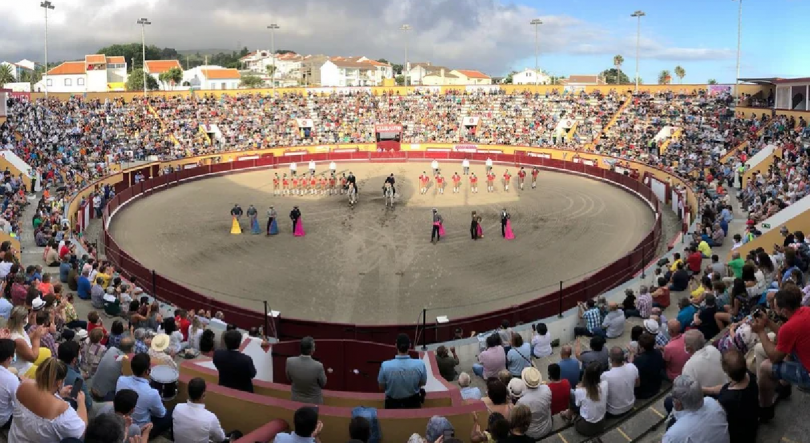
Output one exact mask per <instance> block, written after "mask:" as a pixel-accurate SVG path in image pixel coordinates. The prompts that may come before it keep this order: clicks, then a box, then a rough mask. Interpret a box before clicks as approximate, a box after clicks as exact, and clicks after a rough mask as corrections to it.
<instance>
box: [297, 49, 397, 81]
mask: <svg viewBox="0 0 810 443" xmlns="http://www.w3.org/2000/svg"><path fill="white" fill-rule="evenodd" d="M300 72H301V76H302V83H303V84H305V85H320V86H380V85H382V84H383V80H385V79H387V78H394V69H393V67H391V65H390V64H388V63H381V62H378V61H376V60H371V59H369V58H366V57H327V56H325V55H317V56H306V57H303V60H302V61H301V68H300Z"/></svg>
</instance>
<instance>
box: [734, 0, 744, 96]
mask: <svg viewBox="0 0 810 443" xmlns="http://www.w3.org/2000/svg"><path fill="white" fill-rule="evenodd" d="M732 1H734V0H732ZM736 1H739V2H740V7H739V9H738V12H737V79H736V81H735V82H734V97H735V99H736V100H738V103H739V99H740V95H739V93H740V92H739V89H740V49H741V48H742V4H743V0H736Z"/></svg>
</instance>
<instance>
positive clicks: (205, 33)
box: [0, 0, 727, 75]
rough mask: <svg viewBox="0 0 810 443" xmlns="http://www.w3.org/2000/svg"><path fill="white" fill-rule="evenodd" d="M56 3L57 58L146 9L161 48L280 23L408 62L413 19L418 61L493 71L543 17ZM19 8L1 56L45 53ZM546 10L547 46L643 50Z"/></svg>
mask: <svg viewBox="0 0 810 443" xmlns="http://www.w3.org/2000/svg"><path fill="white" fill-rule="evenodd" d="M15 1H21V0H15ZM53 1H54V3H55V4H56V6H57V11H56V14H57V15H58V16H61V17H62V18H67V21H65V20H57V19H55V20H53V21H52V22H51V25H50V26H49V33H50V42H49V52H50V59H51V60H69V59H78V58H81V57H83V56H84V55H85V54H88V53H92V52H93V51H95V50H97V49H98V48H100V47H103V46H107V45H109V44H114V43H127V42H133V41H138V40H140V28H139V27H138V26H137V25H136V24H135V21H136V20H137V19H138V17H141V16H146V17H148V18H149V19H150V20H151V21H152V22H153V25H152V26H150V27H149V28H147V43H148V44H155V45H158V46H161V47H163V46H167V47H173V48H175V49H178V50H182V49H208V48H222V49H237V44H238V43H239V44H241V45H242V46H247V47H248V48H249V49H257V48H268V47H269V45H270V36H269V33H268V31H267V30H266V26H267V25H268V24H270V23H278V24H279V25H280V26H281V29H280V30H279V31H278V32H277V33H276V47H277V48H284V49H292V50H295V51H297V52H299V53H304V54H330V55H366V56H369V57H373V58H380V57H384V58H387V59H389V60H391V61H394V62H400V63H401V62H402V61H404V58H405V55H404V54H405V40H404V39H405V36H404V35H403V33H402V31H399V29H398V28H399V26H400V25H401V24H402V23H409V24H410V25H411V26H412V27H413V31H412V32H411V33H410V35H409V36H408V41H409V52H410V57H409V58H410V60H411V61H431V62H433V63H436V64H443V65H448V66H452V67H459V68H467V69H480V70H482V71H484V72H487V73H489V74H491V75H499V74H503V73H505V72H506V71H508V70H509V69H510V68H511V67H512V66H513V65H514V64H515V63H517V62H519V61H521V60H524V59H527V58H530V57H532V56H533V55H534V29H533V28H532V27H531V26H530V25H529V21H530V20H531V19H532V18H535V17H537V16H538V11H537V10H536V9H534V8H530V7H527V6H522V5H516V4H514V3H507V2H504V1H502V0H343V1H336V0H331V1H329V0H296V1H279V0H272V1H267V0H229V1H227V2H223V1H221V0H150V1H146V2H140V1H138V2H135V1H123V0H116V1H109V0H53ZM144 3H145V4H146V5H145V6H144ZM28 12H30V10H29V11H26V13H28ZM11 15H12V16H11V17H9V19H8V20H7V27H6V28H5V29H4V32H3V36H0V60H4V59H7V60H13V61H16V60H17V59H21V58H28V59H32V60H37V61H43V59H44V56H43V38H44V37H43V33H44V30H43V26H42V25H41V24H37V22H31V21H30V20H21V19H20V20H15V17H14V13H13V10H12V13H11ZM539 18H541V19H542V20H543V21H544V24H543V25H542V26H541V28H540V48H541V54H548V53H572V54H596V55H599V54H602V55H613V54H614V53H617V52H622V53H625V54H628V55H630V54H634V49H633V48H634V46H632V45H630V46H628V45H627V44H626V43H625V42H624V41H622V40H621V39H617V38H615V37H613V36H611V35H610V33H609V32H607V31H605V30H603V29H601V28H600V27H599V26H598V25H594V24H592V23H587V22H584V21H582V20H578V19H576V18H573V17H569V16H540V17H539ZM60 21H61V22H60ZM22 23H25V24H22ZM39 23H41V22H39ZM632 44H633V45H634V44H635V40H633V42H632ZM726 55H727V54H726V50H722V49H696V48H666V47H664V46H662V45H661V44H659V43H656V42H650V47H649V48H645V49H643V53H642V56H649V57H653V58H662V59H680V60H706V59H712V58H723V57H724V56H726ZM541 57H542V55H541ZM541 65H542V63H541Z"/></svg>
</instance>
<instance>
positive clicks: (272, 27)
mask: <svg viewBox="0 0 810 443" xmlns="http://www.w3.org/2000/svg"><path fill="white" fill-rule="evenodd" d="M279 28H280V26H279V25H277V24H275V23H270V26H268V27H267V29H269V30H270V56H271V57H273V73H272V74H271V75H270V82H271V83H272V84H273V97H275V96H276V29H279Z"/></svg>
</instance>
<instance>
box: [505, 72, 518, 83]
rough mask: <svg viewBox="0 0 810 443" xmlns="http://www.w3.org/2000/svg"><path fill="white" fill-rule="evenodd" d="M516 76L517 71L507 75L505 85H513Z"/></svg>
mask: <svg viewBox="0 0 810 443" xmlns="http://www.w3.org/2000/svg"><path fill="white" fill-rule="evenodd" d="M515 74H517V71H512V72H510V73H509V74H506V77H504V79H503V83H504V84H506V85H511V84H512V82H513V81H514V78H515Z"/></svg>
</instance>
